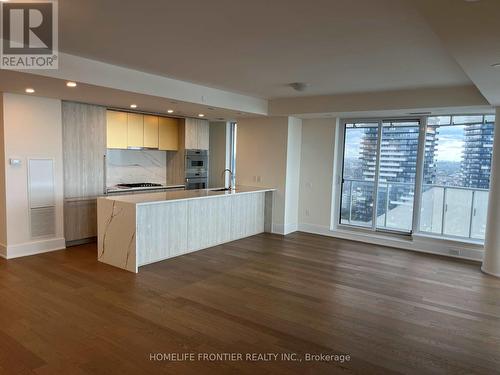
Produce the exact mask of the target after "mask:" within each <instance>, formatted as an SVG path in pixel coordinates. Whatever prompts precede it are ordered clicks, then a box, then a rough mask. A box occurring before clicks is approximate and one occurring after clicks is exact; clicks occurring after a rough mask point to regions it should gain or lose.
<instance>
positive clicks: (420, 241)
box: [299, 223, 483, 262]
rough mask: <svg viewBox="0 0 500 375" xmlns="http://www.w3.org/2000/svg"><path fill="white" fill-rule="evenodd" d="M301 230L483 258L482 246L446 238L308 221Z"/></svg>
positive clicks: (409, 248)
mask: <svg viewBox="0 0 500 375" xmlns="http://www.w3.org/2000/svg"><path fill="white" fill-rule="evenodd" d="M299 230H300V231H302V232H306V233H312V234H320V235H322V236H329V237H335V238H341V239H345V240H351V241H358V242H364V243H370V244H374V245H381V246H388V247H394V248H397V249H403V250H411V251H417V252H421V253H428V254H436V255H445V256H449V257H453V258H459V259H467V260H475V261H480V262H481V261H482V260H483V250H482V249H481V247H480V246H477V245H472V244H470V245H469V244H465V243H458V242H455V241H449V240H445V239H436V238H423V237H420V236H414V237H413V238H412V239H402V238H401V239H400V238H390V237H387V236H383V235H379V234H374V233H370V234H365V233H359V232H356V233H354V232H352V231H347V230H336V231H333V230H330V228H329V227H327V226H323V225H316V224H307V223H302V224H299ZM451 250H453V251H454V252H456V251H458V255H456V254H451V253H450V251H451Z"/></svg>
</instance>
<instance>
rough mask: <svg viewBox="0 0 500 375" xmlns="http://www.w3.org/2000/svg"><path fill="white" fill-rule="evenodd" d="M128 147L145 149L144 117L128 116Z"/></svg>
mask: <svg viewBox="0 0 500 375" xmlns="http://www.w3.org/2000/svg"><path fill="white" fill-rule="evenodd" d="M127 147H144V115H140V114H138V113H128V114H127Z"/></svg>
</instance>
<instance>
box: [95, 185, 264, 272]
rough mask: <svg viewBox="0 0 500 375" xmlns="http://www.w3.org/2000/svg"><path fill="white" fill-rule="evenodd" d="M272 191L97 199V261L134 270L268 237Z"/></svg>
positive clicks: (242, 188) (252, 189) (208, 191)
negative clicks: (265, 234)
mask: <svg viewBox="0 0 500 375" xmlns="http://www.w3.org/2000/svg"><path fill="white" fill-rule="evenodd" d="M273 191H274V189H266V188H257V187H248V186H238V187H237V188H236V189H235V190H229V191H220V189H218V190H215V189H200V190H183V191H166V192H160V193H144V194H135V195H122V196H120V195H113V196H107V197H101V198H98V200H97V226H98V237H97V239H98V254H97V258H98V260H99V261H100V262H103V263H107V264H110V265H113V266H115V267H119V268H122V269H125V270H127V271H131V272H138V269H139V267H140V266H143V265H146V264H150V263H154V262H158V261H161V260H165V259H168V258H172V257H175V256H179V255H182V254H186V253H190V252H193V251H197V250H201V249H205V248H208V247H211V246H215V245H218V244H222V243H226V242H230V241H234V240H237V239H240V238H244V237H249V236H253V235H255V234H258V233H262V232H271V225H272V206H273Z"/></svg>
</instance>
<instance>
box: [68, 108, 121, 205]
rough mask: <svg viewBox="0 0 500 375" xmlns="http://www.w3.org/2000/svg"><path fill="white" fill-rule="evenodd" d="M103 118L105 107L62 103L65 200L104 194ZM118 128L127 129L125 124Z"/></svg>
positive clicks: (104, 139) (104, 125)
mask: <svg viewBox="0 0 500 375" xmlns="http://www.w3.org/2000/svg"><path fill="white" fill-rule="evenodd" d="M115 113H116V112H115ZM106 117H107V111H106V109H105V108H104V107H99V106H95V105H89V104H81V103H73V102H66V101H64V102H63V103H62V136H63V137H62V139H63V142H62V144H63V161H64V163H63V169H64V197H65V198H75V197H95V196H96V195H100V194H102V193H103V191H104V155H105V154H106V121H107V119H106ZM121 126H122V127H123V128H125V129H126V121H125V123H124V124H122V125H121Z"/></svg>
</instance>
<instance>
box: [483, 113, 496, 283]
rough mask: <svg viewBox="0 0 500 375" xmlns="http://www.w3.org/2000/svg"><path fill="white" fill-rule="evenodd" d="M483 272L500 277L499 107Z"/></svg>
mask: <svg viewBox="0 0 500 375" xmlns="http://www.w3.org/2000/svg"><path fill="white" fill-rule="evenodd" d="M496 112H497V113H496V123H495V137H494V141H493V157H492V165H491V180H490V195H489V200H488V202H489V203H488V220H487V224H486V235H485V242H484V259H483V266H482V267H481V269H482V270H483V272H485V273H487V274H490V275H494V276H497V277H500V107H497V109H496Z"/></svg>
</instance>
